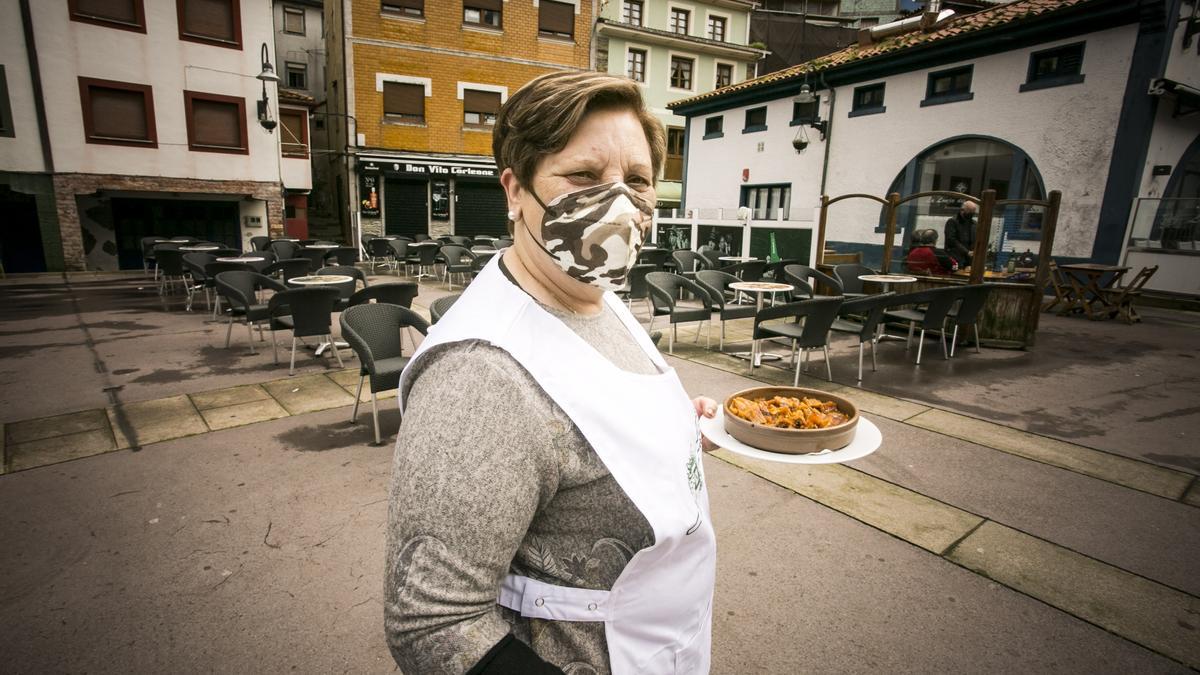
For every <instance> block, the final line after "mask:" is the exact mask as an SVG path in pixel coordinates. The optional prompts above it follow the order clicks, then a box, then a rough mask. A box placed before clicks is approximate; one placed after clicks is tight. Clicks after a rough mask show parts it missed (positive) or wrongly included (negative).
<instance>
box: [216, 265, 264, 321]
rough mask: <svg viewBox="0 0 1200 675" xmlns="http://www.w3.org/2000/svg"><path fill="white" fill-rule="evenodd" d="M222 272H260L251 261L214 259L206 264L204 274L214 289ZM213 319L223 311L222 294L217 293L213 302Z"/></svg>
mask: <svg viewBox="0 0 1200 675" xmlns="http://www.w3.org/2000/svg"><path fill="white" fill-rule="evenodd" d="M221 272H258V269H256V268H255V267H254V266H252V265H251V264H250V263H241V262H219V261H215V260H214V261H213V262H210V263H208V264H207V265H205V266H204V276H206V277H208V279H209V283H210V284H212V287H213V290H214V291H215V290H216V287H217V275H218V274H220V273H221ZM212 310H213V313H212V316H213V319H216V318H217V315H218V314H220V313H221V294H220V293H219V292H218V293H216V300H215V302H214V303H213V308H212Z"/></svg>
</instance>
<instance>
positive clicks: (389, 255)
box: [367, 237, 394, 268]
mask: <svg viewBox="0 0 1200 675" xmlns="http://www.w3.org/2000/svg"><path fill="white" fill-rule="evenodd" d="M391 244H392V242H391V240H390V239H384V238H383V237H375V238H374V239H370V240H368V241H367V259H368V261H369V262H370V263H371V267H372V268H374V267H375V266H376V265H385V266H391V264H392V262H393V261H394V254H393V251H392V246H391Z"/></svg>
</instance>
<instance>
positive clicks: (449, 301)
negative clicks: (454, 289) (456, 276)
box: [429, 293, 462, 324]
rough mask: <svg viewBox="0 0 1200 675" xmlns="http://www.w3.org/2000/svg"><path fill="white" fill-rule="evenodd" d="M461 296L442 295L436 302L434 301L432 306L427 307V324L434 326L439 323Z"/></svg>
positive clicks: (457, 294) (459, 294)
mask: <svg viewBox="0 0 1200 675" xmlns="http://www.w3.org/2000/svg"><path fill="white" fill-rule="evenodd" d="M461 295H462V293H454V294H452V295H443V296H442V297H440V298H438V299H437V300H434V301H433V304H431V305H429V322H430V323H431V324H434V323H437V322H438V321H441V320H442V317H443V316H445V315H446V312H449V311H450V308H451V307H453V306H454V303H455V302H456V301H457V300H458V298H459V296H461Z"/></svg>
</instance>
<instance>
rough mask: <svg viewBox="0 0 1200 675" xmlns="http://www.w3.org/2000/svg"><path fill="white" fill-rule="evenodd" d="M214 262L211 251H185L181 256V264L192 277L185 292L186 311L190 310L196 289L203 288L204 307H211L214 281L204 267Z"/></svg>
mask: <svg viewBox="0 0 1200 675" xmlns="http://www.w3.org/2000/svg"><path fill="white" fill-rule="evenodd" d="M213 262H216V256H214V255H212V254H211V253H202V252H199V251H197V252H193V253H186V254H184V256H183V266H184V267H185V268H186V269H187V272H188V276H190V277H191V278H192V281H191V283H189V284H188V287H187V292H188V297H187V311H189V312H190V311H192V299H193V297H194V296H195V293H196V290H197V289H203V290H204V307H205V309H212V298H211V297H210V296H211V293H212V289H213V287H214V286H215V283H216V282H214V281H213V279H212V278H211V277H209V276H208V274H207V273H206V272H205V271H204V268H205V267H206V266H207V265H209V264H210V263H213Z"/></svg>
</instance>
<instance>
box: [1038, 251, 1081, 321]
mask: <svg viewBox="0 0 1200 675" xmlns="http://www.w3.org/2000/svg"><path fill="white" fill-rule="evenodd" d="M1049 270H1050V274H1049V275H1047V280H1048V281H1049V282H1050V286H1049V290H1050V291H1051V292H1053V293H1054V297H1053V298H1051V299H1050V300H1047V301H1046V304H1044V305H1042V311H1043V312H1049V311H1050V310H1052V309H1054V308H1055V307H1057V306H1058V305H1060V304H1061V305H1062V306H1063V308H1062V309H1060V310H1059V312H1066V311H1067V310H1069V309H1071V308H1072V307H1073V306H1074V305H1075V289H1074V288H1072V287H1071V283H1070V282H1069V281H1067V278H1066V277H1065V276H1064V274H1065V272H1063V271H1062V270H1061V269H1059V268H1058V263H1056V262H1055V261H1054V260H1051V261H1050V262H1049Z"/></svg>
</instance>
